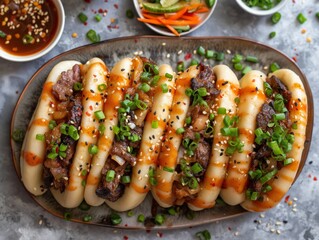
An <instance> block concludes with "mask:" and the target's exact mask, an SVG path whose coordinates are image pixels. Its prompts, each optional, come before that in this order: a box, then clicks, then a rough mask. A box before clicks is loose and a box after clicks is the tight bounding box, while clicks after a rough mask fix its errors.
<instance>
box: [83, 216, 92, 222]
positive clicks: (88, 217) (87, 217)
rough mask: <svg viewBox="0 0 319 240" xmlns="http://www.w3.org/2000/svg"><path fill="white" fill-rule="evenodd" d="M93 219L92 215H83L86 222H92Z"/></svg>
mask: <svg viewBox="0 0 319 240" xmlns="http://www.w3.org/2000/svg"><path fill="white" fill-rule="evenodd" d="M91 220H92V216H91V215H85V216H84V217H83V221H84V222H90V221H91Z"/></svg>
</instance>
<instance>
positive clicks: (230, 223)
mask: <svg viewBox="0 0 319 240" xmlns="http://www.w3.org/2000/svg"><path fill="white" fill-rule="evenodd" d="M62 2H63V4H64V7H65V12H66V27H65V30H64V33H63V36H62V38H61V40H60V42H59V44H58V45H57V46H56V47H55V48H54V49H53V50H52V51H51V52H50V53H49V54H47V55H46V56H44V57H42V58H40V59H38V60H35V61H32V62H27V63H13V62H8V61H6V60H2V59H0V116H1V117H0V126H1V127H0V169H1V174H0V239H34V240H36V239H44V238H45V239H93V238H94V239H124V238H125V236H127V237H128V239H158V238H163V239H195V233H196V232H198V231H202V230H204V229H208V230H209V231H210V233H211V235H212V239H305V240H314V239H319V224H318V223H319V209H318V198H319V190H318V187H319V181H316V177H319V171H318V170H319V163H318V145H319V127H318V122H317V121H318V119H319V118H318V113H319V108H318V107H319V106H318V101H319V96H318V93H319V91H318V75H319V70H318V61H317V59H318V57H319V51H318V50H319V49H318V48H319V47H318V46H319V44H318V43H319V19H317V18H316V17H315V13H316V12H319V2H318V0H307V1H301V0H297V1H293V0H291V1H288V3H287V5H286V6H285V7H284V9H282V10H281V13H282V19H281V21H280V22H279V23H278V24H277V25H273V24H272V23H271V21H270V17H255V16H252V15H249V14H248V13H245V12H243V11H242V9H240V8H239V6H238V5H237V4H236V2H235V1H234V0H219V3H218V6H217V8H216V10H215V12H214V13H213V15H212V17H211V18H210V19H209V20H208V21H207V23H206V24H205V25H204V26H203V27H201V28H200V29H198V30H197V31H195V32H193V33H192V34H191V36H242V37H246V38H250V39H254V40H257V41H259V42H263V43H266V44H268V45H271V46H273V47H275V48H277V49H279V50H281V51H283V52H284V53H286V54H287V55H288V56H290V57H295V58H296V59H297V63H298V65H299V66H300V68H301V69H302V70H303V71H304V73H305V74H306V76H307V78H308V81H309V83H310V86H311V89H312V92H313V95H314V105H315V112H314V116H315V124H314V131H313V139H312V146H311V150H310V152H309V156H308V160H307V162H306V164H305V167H304V169H303V171H302V173H301V175H300V177H299V179H298V180H297V181H296V183H295V184H294V186H293V187H292V188H291V190H290V191H289V193H288V195H289V196H290V198H289V200H291V201H292V205H288V204H287V203H286V202H284V201H283V202H282V203H280V204H279V205H278V207H276V208H275V209H273V210H270V211H269V212H267V213H264V214H254V213H251V214H246V215H244V216H241V217H238V218H234V219H230V220H226V221H221V222H216V223H213V224H207V225H202V226H199V227H194V228H188V229H180V230H170V231H161V232H157V231H151V232H150V233H146V232H145V231H125V230H116V231H115V230H113V229H109V228H103V227H95V226H89V225H81V224H77V223H72V222H66V221H64V220H61V219H58V218H56V217H54V216H52V215H51V214H49V213H47V212H46V211H44V210H43V209H42V208H41V207H39V206H37V205H36V204H35V203H34V201H33V200H32V199H31V198H30V196H29V195H28V194H27V192H26V191H25V190H24V188H23V187H22V184H21V183H20V181H19V179H18V178H17V176H16V174H15V171H14V169H13V165H12V161H11V152H10V145H9V128H10V119H11V113H12V110H13V108H14V105H15V103H16V100H17V99H18V96H19V94H20V92H21V91H22V89H23V87H24V86H25V84H26V83H27V81H28V79H29V78H30V77H31V76H32V74H33V73H34V72H35V71H36V70H37V69H38V68H39V67H40V66H41V65H42V64H43V63H44V62H46V61H47V60H49V59H50V58H52V57H54V56H56V55H58V54H59V53H61V52H64V51H66V50H69V49H72V48H75V47H77V46H81V45H84V44H88V43H89V42H88V40H87V39H86V38H85V33H86V32H87V31H88V30H89V28H94V29H95V30H96V31H97V32H98V33H100V34H101V38H102V39H111V38H116V37H122V36H133V35H145V34H155V33H154V32H152V31H150V30H149V29H148V28H147V27H146V26H144V25H143V24H142V23H139V22H138V21H136V20H135V19H133V20H131V19H127V18H126V17H125V12H126V10H127V9H133V3H132V2H131V1H130V0H121V1H115V0H108V1H102V0H100V1H98V0H92V1H90V3H87V2H89V1H80V0H63V1H62ZM115 4H117V6H118V8H117V7H115ZM100 8H101V9H107V10H108V12H107V14H106V16H105V17H103V20H102V21H101V22H100V23H95V22H94V20H90V21H88V25H87V26H84V25H83V24H81V23H79V22H78V20H77V17H76V16H77V15H78V13H79V12H82V11H84V12H86V13H87V15H89V17H91V18H93V16H94V13H93V12H92V10H93V11H94V10H95V11H97V10H98V9H100ZM300 12H302V13H303V14H304V15H305V16H306V17H307V18H308V21H307V22H306V23H304V24H303V25H300V24H299V23H298V22H297V21H296V16H297V15H298V14H299V13H300ZM115 26H118V28H117V27H115ZM114 27H115V28H114ZM272 31H276V32H277V36H276V37H275V38H274V39H272V40H269V38H268V34H269V33H270V32H272ZM73 32H76V33H77V34H78V38H72V37H71V35H72V33H73ZM307 39H308V42H307ZM310 39H311V42H309V40H310ZM288 195H287V196H288Z"/></svg>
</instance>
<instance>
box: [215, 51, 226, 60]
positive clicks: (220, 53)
mask: <svg viewBox="0 0 319 240" xmlns="http://www.w3.org/2000/svg"><path fill="white" fill-rule="evenodd" d="M224 59H225V54H224V53H222V52H219V53H217V54H216V61H223V60H224Z"/></svg>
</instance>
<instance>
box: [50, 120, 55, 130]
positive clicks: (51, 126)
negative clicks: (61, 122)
mask: <svg viewBox="0 0 319 240" xmlns="http://www.w3.org/2000/svg"><path fill="white" fill-rule="evenodd" d="M56 126H57V123H56V121H54V120H51V121H50V122H49V129H50V130H53V128H55V127H56Z"/></svg>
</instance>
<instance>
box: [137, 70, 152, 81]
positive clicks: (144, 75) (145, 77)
mask: <svg viewBox="0 0 319 240" xmlns="http://www.w3.org/2000/svg"><path fill="white" fill-rule="evenodd" d="M151 75H152V74H151V73H150V72H142V74H141V76H140V79H141V80H142V81H148V80H150V78H151Z"/></svg>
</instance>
